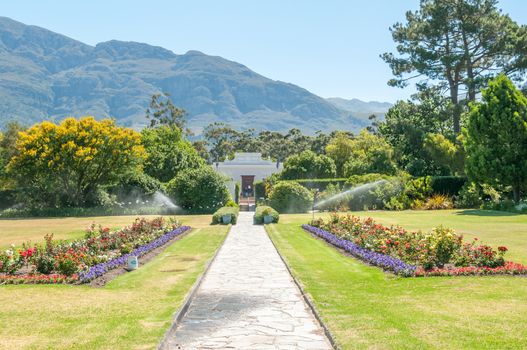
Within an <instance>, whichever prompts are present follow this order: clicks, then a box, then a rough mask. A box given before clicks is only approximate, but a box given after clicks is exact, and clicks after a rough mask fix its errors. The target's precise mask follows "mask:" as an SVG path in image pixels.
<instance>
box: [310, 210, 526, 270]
mask: <svg viewBox="0 0 527 350" xmlns="http://www.w3.org/2000/svg"><path fill="white" fill-rule="evenodd" d="M312 224H313V226H308V225H304V226H303V227H304V229H306V230H308V231H309V232H312V233H314V234H316V235H317V236H320V237H322V238H324V239H325V240H327V241H329V242H330V243H332V244H334V245H336V246H338V247H340V248H343V249H345V250H346V251H348V249H347V248H346V247H347V246H349V244H350V243H351V244H353V245H354V246H356V248H355V247H353V248H350V249H352V250H354V251H355V250H357V248H361V249H363V250H367V251H368V252H369V253H370V254H372V253H378V254H382V255H383V256H388V257H391V258H392V259H396V260H397V261H400V262H401V263H404V264H407V265H408V266H412V267H413V271H414V272H415V274H416V275H419V276H428V275H442V274H449V273H451V274H464V273H466V274H497V273H512V272H514V274H519V273H525V270H526V269H527V268H526V267H524V266H523V265H521V264H513V263H509V262H505V259H504V254H505V253H506V252H507V248H506V247H504V246H500V247H498V249H497V250H494V249H493V248H492V247H491V246H488V245H485V244H481V243H478V239H477V238H476V239H474V240H472V241H471V242H466V243H464V242H463V237H462V236H461V235H458V234H456V233H455V232H454V230H452V229H449V228H444V227H442V226H440V227H437V228H435V229H433V230H432V231H431V232H430V233H423V232H421V231H419V232H409V231H406V230H404V229H403V228H401V227H398V226H392V227H385V226H382V225H379V224H377V223H375V222H374V221H373V219H371V218H367V219H365V220H361V219H360V218H359V217H356V216H352V215H349V214H348V215H338V214H332V215H331V216H330V218H329V220H327V221H324V220H322V219H318V220H315V221H314V222H313V223H312ZM343 241H345V242H343ZM346 242H347V243H346ZM350 253H352V254H353V255H354V256H358V257H359V258H361V259H363V260H366V261H368V262H370V263H372V264H373V265H377V266H381V267H383V268H385V269H387V270H391V271H394V272H396V273H398V272H397V271H395V270H396V269H394V268H392V267H390V265H388V266H383V265H382V264H377V263H375V262H371V261H370V260H371V259H370V258H369V256H371V255H368V254H366V253H364V252H362V250H361V253H360V254H355V253H353V252H350ZM365 254H366V255H367V256H368V258H363V257H362V256H364V255H365ZM511 264H512V265H511ZM468 267H470V269H468V270H467V269H464V268H468ZM456 271H458V272H456ZM402 274H403V275H408V273H402Z"/></svg>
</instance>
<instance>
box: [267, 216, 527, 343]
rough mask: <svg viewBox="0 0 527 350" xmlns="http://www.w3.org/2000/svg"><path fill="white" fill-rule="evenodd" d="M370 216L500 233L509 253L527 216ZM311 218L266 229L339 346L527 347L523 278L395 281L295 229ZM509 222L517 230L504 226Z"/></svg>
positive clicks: (526, 301)
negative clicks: (441, 222)
mask: <svg viewBox="0 0 527 350" xmlns="http://www.w3.org/2000/svg"><path fill="white" fill-rule="evenodd" d="M368 214H370V216H374V217H376V218H378V219H379V221H380V222H383V223H388V224H389V223H398V224H401V225H402V226H404V227H412V228H428V227H432V226H434V225H435V224H436V223H439V222H440V221H441V220H440V219H441V217H444V218H445V220H447V221H448V222H445V224H449V226H451V227H454V228H457V229H458V230H460V231H461V230H462V229H472V227H473V226H474V225H475V227H474V229H475V228H476V227H477V228H478V230H477V232H479V233H478V234H479V236H480V237H482V238H483V237H488V238H489V239H490V238H491V237H494V236H495V235H497V234H498V233H499V232H501V233H500V239H501V240H502V243H503V244H505V245H508V246H509V247H510V248H511V250H512V249H516V247H515V246H514V245H515V242H516V241H517V240H516V235H518V234H521V233H523V235H524V236H523V237H525V231H526V230H525V229H524V231H522V232H520V230H521V227H522V225H523V227H525V221H526V220H525V216H523V217H510V216H507V217H503V216H472V215H470V216H469V215H461V214H460V213H459V212H455V211H450V212H402V213H394V212H391V213H387V212H376V213H374V214H373V213H368ZM427 215H428V217H427ZM309 217H310V216H309V215H300V216H299V215H282V216H281V217H280V220H281V223H279V224H276V225H269V226H267V230H268V232H269V234H270V236H271V238H272V239H273V241H274V242H275V244H276V245H277V247H278V249H279V251H280V253H281V254H282V255H283V256H284V258H285V259H286V260H287V262H288V264H289V265H290V267H291V269H292V271H293V274H294V275H295V277H297V278H298V279H299V280H300V281H301V283H302V284H303V285H304V287H305V290H306V291H307V293H308V294H309V295H310V297H311V298H312V299H313V300H314V302H315V305H316V308H317V309H318V310H319V312H320V313H321V315H322V318H323V319H324V321H325V323H326V324H327V325H328V327H329V328H330V330H331V331H332V333H333V334H334V335H335V337H336V339H337V342H338V343H339V344H340V345H341V346H342V348H344V349H525V348H527V278H524V277H510V276H498V277H496V276H494V277H430V278H397V277H394V276H393V275H389V274H386V273H384V272H382V271H381V270H380V269H378V268H375V267H369V266H366V265H365V264H363V263H361V262H359V261H357V260H355V259H353V258H351V257H347V256H344V255H342V254H340V253H339V252H338V251H336V250H335V249H334V248H332V247H329V246H328V245H327V244H326V243H325V242H323V241H321V240H318V239H315V238H313V237H311V236H310V235H309V234H307V233H305V232H304V231H303V230H302V229H301V228H300V224H301V223H305V222H307V221H308V220H309ZM405 219H406V220H408V222H409V224H408V225H406V224H405ZM479 220H480V221H482V222H479V223H478V221H479ZM522 222H523V224H522ZM458 224H459V226H457V225H458ZM511 225H512V226H514V230H518V231H514V230H507V229H506V228H507V227H510V226H511ZM523 244H525V242H523ZM522 252H523V253H522ZM521 254H523V257H522V258H521V259H520V260H522V261H525V260H526V259H525V257H526V255H527V252H526V251H525V246H523V248H520V249H517V250H516V256H517V257H520V255H521Z"/></svg>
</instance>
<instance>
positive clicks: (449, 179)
mask: <svg viewBox="0 0 527 350" xmlns="http://www.w3.org/2000/svg"><path fill="white" fill-rule="evenodd" d="M467 181H468V178H467V177H466V176H432V182H431V184H430V185H431V186H432V191H433V193H435V194H444V195H448V196H457V195H458V194H459V191H461V188H462V187H463V186H464V185H465V183H466V182H467Z"/></svg>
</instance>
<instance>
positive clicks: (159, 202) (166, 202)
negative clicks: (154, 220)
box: [152, 191, 179, 209]
mask: <svg viewBox="0 0 527 350" xmlns="http://www.w3.org/2000/svg"><path fill="white" fill-rule="evenodd" d="M152 204H153V205H154V206H160V207H165V208H169V209H179V207H178V206H177V205H176V204H174V202H172V201H171V200H170V198H168V197H167V196H165V195H164V194H163V193H161V192H159V191H157V192H156V193H154V196H153V197H152Z"/></svg>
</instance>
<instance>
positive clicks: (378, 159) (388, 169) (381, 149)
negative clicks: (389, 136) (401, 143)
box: [343, 129, 396, 177]
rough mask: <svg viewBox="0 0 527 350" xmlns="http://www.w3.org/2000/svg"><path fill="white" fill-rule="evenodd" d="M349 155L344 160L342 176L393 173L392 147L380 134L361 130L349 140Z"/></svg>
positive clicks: (394, 167)
mask: <svg viewBox="0 0 527 350" xmlns="http://www.w3.org/2000/svg"><path fill="white" fill-rule="evenodd" d="M350 145H351V151H352V154H351V157H350V158H349V159H348V160H347V161H346V162H345V164H344V168H343V172H344V176H346V177H349V176H351V175H358V174H367V173H381V174H394V173H395V171H396V166H395V163H394V161H393V148H392V147H391V145H390V144H388V143H387V142H386V140H385V139H384V138H382V137H380V136H377V135H373V134H371V133H369V132H368V131H366V130H364V129H363V130H362V131H361V132H360V134H359V136H358V137H356V138H355V139H353V140H351V143H350Z"/></svg>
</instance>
